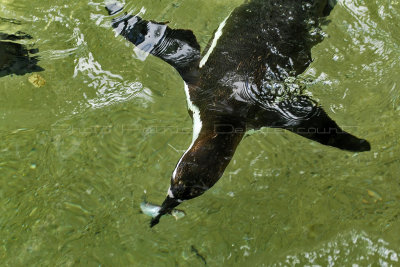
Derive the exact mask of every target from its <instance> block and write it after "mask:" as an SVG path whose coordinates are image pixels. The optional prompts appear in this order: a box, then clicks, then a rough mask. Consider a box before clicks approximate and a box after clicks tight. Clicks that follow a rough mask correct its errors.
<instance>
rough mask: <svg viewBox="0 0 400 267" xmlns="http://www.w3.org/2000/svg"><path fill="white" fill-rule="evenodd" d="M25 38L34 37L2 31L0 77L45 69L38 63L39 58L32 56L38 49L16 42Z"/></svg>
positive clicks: (0, 38) (0, 35) (0, 37)
mask: <svg viewBox="0 0 400 267" xmlns="http://www.w3.org/2000/svg"><path fill="white" fill-rule="evenodd" d="M0 22H1V20H0ZM23 39H32V37H31V36H30V35H28V34H25V33H22V32H17V33H15V34H6V33H1V32H0V77H2V76H6V75H9V74H16V75H24V74H26V73H30V72H39V71H43V68H41V67H39V66H38V65H37V63H38V61H39V60H38V58H37V57H36V56H32V55H33V54H36V53H37V52H38V49H28V48H26V47H25V46H24V45H22V44H19V43H16V42H14V41H17V40H23Z"/></svg>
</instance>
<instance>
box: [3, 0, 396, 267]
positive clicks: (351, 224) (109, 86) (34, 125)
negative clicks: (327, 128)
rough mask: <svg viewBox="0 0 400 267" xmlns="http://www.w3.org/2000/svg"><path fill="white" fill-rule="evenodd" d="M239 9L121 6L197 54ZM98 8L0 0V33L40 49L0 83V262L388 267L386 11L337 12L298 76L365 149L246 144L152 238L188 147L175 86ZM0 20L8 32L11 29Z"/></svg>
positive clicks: (389, 8) (153, 0)
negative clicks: (183, 36) (194, 43)
mask: <svg viewBox="0 0 400 267" xmlns="http://www.w3.org/2000/svg"><path fill="white" fill-rule="evenodd" d="M241 3H243V1H242V0H235V1H228V0H220V1H211V0H201V1H199V0H183V1H177V0H129V1H128V0H126V3H125V4H126V5H125V11H126V12H133V13H135V14H137V13H139V12H141V14H142V16H143V17H144V18H145V19H148V20H154V21H160V22H169V26H170V27H172V28H182V29H191V30H193V32H194V33H195V35H196V36H197V39H198V41H199V43H200V46H201V48H202V50H204V48H205V47H206V45H207V43H208V41H209V40H210V39H211V38H212V36H213V33H214V31H215V29H217V28H218V25H219V24H220V23H221V22H222V21H223V20H224V19H225V18H226V17H227V16H228V14H230V12H231V11H232V10H233V9H234V8H235V7H237V6H239V5H240V4H241ZM111 19H112V16H108V15H107V12H106V11H105V9H104V3H103V2H102V1H101V0H91V1H89V2H86V1H65V0H53V1H45V0H43V1H40V3H39V2H37V1H33V2H32V1H22V0H0V32H6V33H15V32H18V31H21V32H25V33H27V34H29V35H31V36H32V37H33V39H31V40H21V43H24V44H25V45H27V46H29V47H34V48H38V49H39V54H38V55H39V56H40V61H39V65H40V66H41V67H42V68H43V69H45V70H44V71H42V72H39V74H40V75H41V76H42V77H43V78H44V79H45V81H46V84H45V85H44V86H43V87H40V88H36V87H34V86H33V85H32V84H31V83H30V82H29V81H28V77H29V76H30V75H31V74H29V73H28V74H25V75H21V76H17V75H9V76H4V77H0V140H1V142H0V211H1V215H0V262H1V264H0V265H4V266H20V265H28V264H29V265H33V266H54V265H57V266H58V265H61V266H73V265H88V266H128V265H129V266H171V265H176V266H189V265H194V266H203V265H205V263H206V264H207V265H210V266H221V265H223V266H242V265H244V264H247V265H249V266H250V265H253V266H368V265H370V266H377V265H379V266H398V265H399V260H400V259H399V258H400V250H399V247H400V238H399V237H400V221H399V218H400V176H399V174H400V167H399V166H400V164H399V162H400V156H399V155H400V154H399V152H400V151H399V149H400V144H399V141H398V140H399V138H398V137H399V135H400V120H399V117H400V87H399V85H400V78H399V75H398V73H399V72H400V65H399V62H400V61H399V59H400V49H399V44H400V37H399V36H400V35H399V33H400V26H399V25H400V2H399V1H396V0H371V1H361V0H341V1H338V4H337V6H336V7H335V9H334V10H333V12H332V13H331V14H330V16H329V18H328V20H329V21H330V22H329V23H328V24H326V25H324V26H323V30H324V32H325V35H326V38H325V40H324V41H323V42H322V43H320V44H318V45H317V46H316V47H314V48H313V50H312V55H313V59H314V61H313V63H312V64H311V65H310V67H309V68H308V69H307V70H306V72H305V73H304V74H303V77H304V78H305V79H307V80H310V83H309V84H308V85H307V87H308V88H307V90H308V91H309V92H308V94H310V95H312V96H313V97H314V98H315V99H317V100H318V102H319V103H320V104H321V105H322V106H323V107H324V108H325V110H326V111H327V112H328V113H329V115H330V116H331V117H332V118H334V120H335V121H336V122H337V123H338V124H339V125H342V126H343V128H344V129H345V130H348V131H350V132H352V133H354V134H355V135H357V136H360V137H362V138H365V139H367V140H368V141H370V143H371V145H372V150H371V151H370V152H364V153H351V152H345V151H341V150H338V149H335V148H332V147H325V146H322V145H320V144H318V143H315V142H311V141H309V140H307V139H304V138H302V137H299V136H295V135H294V134H292V133H289V132H286V131H283V130H278V129H262V130H261V131H258V132H255V133H253V134H251V135H250V136H248V137H246V138H245V139H244V140H243V142H242V143H241V145H240V146H239V148H238V150H237V152H236V154H235V156H234V158H233V160H232V161H231V163H230V165H229V166H228V168H227V169H226V171H225V173H224V175H223V177H222V178H221V180H220V181H219V182H218V183H217V184H216V185H215V186H214V187H213V188H212V189H211V190H209V191H208V192H207V193H206V194H204V195H203V196H201V197H199V198H196V199H193V200H191V201H187V202H185V203H184V204H182V205H181V206H180V208H181V209H183V210H184V211H185V213H186V216H185V217H184V218H181V219H179V220H175V218H174V217H172V216H168V217H165V218H163V219H162V221H161V223H160V224H159V225H157V227H155V228H151V229H150V228H149V217H148V216H146V215H144V214H141V213H140V203H141V202H142V201H143V197H144V194H145V193H144V192H145V191H146V192H147V194H146V197H147V199H148V200H149V201H150V202H151V203H160V202H161V201H163V199H164V197H165V194H166V192H167V189H168V186H169V179H170V177H171V173H172V171H173V170H174V168H175V165H176V162H177V161H178V160H179V158H180V157H181V155H182V153H183V152H184V151H185V150H186V149H187V147H188V146H189V145H190V142H191V138H192V131H191V119H190V117H189V116H188V113H187V109H186V98H185V94H184V89H183V82H182V80H181V78H180V76H179V74H178V73H177V72H176V71H175V70H174V69H173V68H172V67H170V66H169V65H168V64H166V63H165V62H163V61H161V60H160V59H158V58H155V57H153V56H151V55H150V56H147V55H143V54H140V53H138V52H137V51H136V50H135V49H134V47H133V45H131V44H129V43H128V42H126V41H125V40H124V39H123V38H122V37H116V36H115V33H114V32H113V31H112V29H111V28H110V21H111ZM10 20H15V21H18V22H19V23H11V22H10Z"/></svg>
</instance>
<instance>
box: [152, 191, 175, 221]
mask: <svg viewBox="0 0 400 267" xmlns="http://www.w3.org/2000/svg"><path fill="white" fill-rule="evenodd" d="M179 204H181V202H179V201H178V200H177V199H175V198H171V197H169V196H167V198H166V199H165V200H164V202H163V203H162V204H161V209H160V211H159V212H158V215H157V216H156V217H154V218H153V219H151V222H150V227H153V226H155V225H156V224H158V223H159V222H160V218H161V216H163V215H165V214H167V213H171V211H172V210H173V209H174V208H175V207H176V206H178V205H179Z"/></svg>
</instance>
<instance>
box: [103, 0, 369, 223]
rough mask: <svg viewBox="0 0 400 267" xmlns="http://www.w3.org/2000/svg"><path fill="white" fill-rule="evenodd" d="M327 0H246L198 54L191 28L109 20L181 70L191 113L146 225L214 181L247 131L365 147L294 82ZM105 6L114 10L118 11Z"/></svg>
mask: <svg viewBox="0 0 400 267" xmlns="http://www.w3.org/2000/svg"><path fill="white" fill-rule="evenodd" d="M329 2H331V1H327V0H308V1H306V0H279V1H273V0H252V1H249V2H247V3H245V4H243V5H242V6H240V7H238V8H236V9H235V10H234V11H233V12H232V13H231V15H230V16H229V17H228V18H227V19H226V20H225V21H224V22H223V23H221V25H220V27H219V29H218V30H217V32H216V35H215V38H214V40H212V41H211V42H210V46H209V49H208V51H207V53H205V56H204V57H203V59H201V57H200V47H199V45H198V43H197V41H196V38H195V36H194V35H193V33H192V32H191V31H188V30H173V29H170V28H169V27H167V26H166V25H165V24H162V23H155V22H148V21H144V20H142V19H141V18H139V17H137V16H132V15H124V16H121V17H118V18H117V19H115V20H114V21H113V27H114V28H115V29H116V31H117V32H118V33H119V34H121V35H123V36H124V37H125V38H126V39H128V40H129V41H131V42H132V43H133V44H135V45H136V46H137V47H138V48H139V49H142V50H144V51H146V52H149V53H151V54H153V55H155V56H157V57H159V58H161V59H163V60H164V61H166V62H168V63H169V64H170V65H172V66H173V67H174V68H175V69H176V70H177V71H178V72H179V74H180V75H181V76H182V78H183V80H184V81H185V92H186V95H187V99H188V108H189V113H190V114H191V116H192V118H193V142H192V144H191V145H190V146H189V148H188V150H187V151H186V152H185V153H184V155H183V156H182V157H181V159H180V160H179V162H178V164H177V166H176V168H175V170H174V171H173V174H172V178H171V186H170V188H169V190H168V195H167V198H166V199H165V201H164V203H163V204H162V206H161V209H160V210H159V211H158V215H157V216H156V217H155V218H154V219H153V220H152V223H151V225H152V226H153V225H155V224H157V223H158V221H159V218H160V217H161V216H162V215H164V214H166V213H169V212H171V211H172V209H173V208H174V207H176V206H177V205H179V204H180V203H181V202H182V201H184V200H188V199H191V198H194V197H197V196H199V195H201V194H203V193H204V192H205V191H206V190H208V189H209V188H210V187H212V186H213V185H214V184H215V183H216V182H217V181H218V180H219V178H220V177H221V176H222V174H223V172H224V170H225V168H226V166H227V165H228V164H229V162H230V160H231V158H232V157H233V155H234V153H235V150H236V148H237V146H238V145H239V143H240V141H241V139H242V137H243V135H244V133H245V132H246V131H247V130H251V129H259V128H261V127H279V128H284V129H287V130H289V131H292V132H294V133H297V134H299V135H302V136H304V137H307V138H309V139H312V140H315V141H317V142H320V143H322V144H325V145H330V146H334V147H338V148H341V149H346V150H350V151H366V150H369V149H370V145H369V143H368V142H367V141H365V140H363V139H359V138H357V137H354V136H353V135H351V134H349V133H346V132H344V131H343V130H342V129H340V127H339V126H338V125H337V124H336V123H335V122H334V121H333V120H332V119H330V118H329V117H328V116H327V114H326V113H325V112H324V111H323V110H322V108H321V107H319V106H318V105H317V104H316V102H315V101H313V100H311V99H310V98H309V97H307V96H305V95H303V94H302V93H303V92H302V89H301V86H299V84H298V83H297V82H296V77H297V75H299V74H301V73H302V72H303V71H304V70H305V69H306V68H307V67H308V65H309V64H310V62H311V48H312V46H313V45H315V44H316V43H318V42H320V41H321V40H322V36H321V35H320V34H318V30H319V28H318V27H319V22H320V20H321V19H323V18H324V16H326V15H328V14H329V12H330V10H331V9H332V5H331V4H330V3H329ZM107 9H108V10H109V12H110V14H115V13H117V12H119V11H120V10H121V9H122V8H121V7H119V6H118V5H111V6H108V7H107Z"/></svg>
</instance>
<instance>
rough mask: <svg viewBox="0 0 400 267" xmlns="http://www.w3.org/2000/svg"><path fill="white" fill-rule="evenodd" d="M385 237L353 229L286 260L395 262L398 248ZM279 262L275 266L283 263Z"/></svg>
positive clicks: (344, 263) (302, 262) (362, 263)
mask: <svg viewBox="0 0 400 267" xmlns="http://www.w3.org/2000/svg"><path fill="white" fill-rule="evenodd" d="M388 245H389V243H388V242H386V241H385V240H383V239H378V240H374V239H372V238H370V237H369V236H368V235H367V233H365V232H360V233H359V232H357V231H352V232H351V233H348V234H340V235H338V236H337V237H336V238H335V240H334V241H329V242H327V243H325V244H320V245H319V246H318V249H316V250H312V251H307V252H300V253H296V254H294V255H288V256H286V260H285V263H286V264H289V265H291V266H294V265H296V264H300V265H301V266H303V265H308V264H312V265H318V266H336V265H342V266H350V265H351V266H354V265H357V266H367V265H370V264H372V263H374V264H377V265H378V264H379V265H380V266H395V265H396V264H397V263H398V262H399V257H400V254H399V252H398V250H393V249H391V248H389V247H388ZM283 265H284V264H282V263H279V264H275V266H283Z"/></svg>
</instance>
